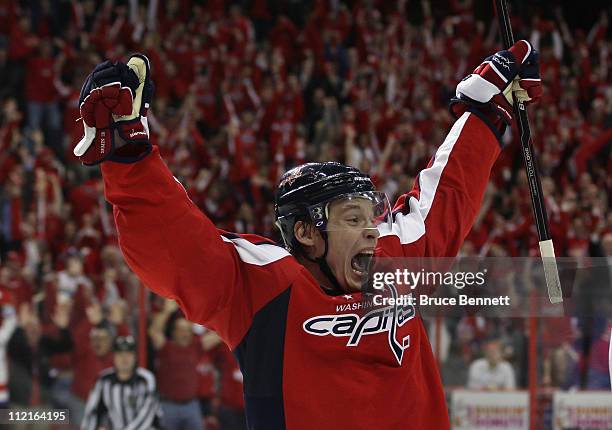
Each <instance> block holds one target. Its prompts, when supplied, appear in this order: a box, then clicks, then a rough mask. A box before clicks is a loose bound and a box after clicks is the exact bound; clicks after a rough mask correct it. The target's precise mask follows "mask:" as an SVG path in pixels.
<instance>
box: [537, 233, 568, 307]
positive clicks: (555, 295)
mask: <svg viewBox="0 0 612 430" xmlns="http://www.w3.org/2000/svg"><path fill="white" fill-rule="evenodd" d="M540 255H541V256H542V263H543V264H544V278H546V289H547V291H548V298H549V299H550V302H551V303H553V304H556V303H562V302H563V291H562V290H561V280H560V279H559V270H558V269H557V260H556V259H555V248H554V247H553V242H552V239H549V240H543V241H541V242H540Z"/></svg>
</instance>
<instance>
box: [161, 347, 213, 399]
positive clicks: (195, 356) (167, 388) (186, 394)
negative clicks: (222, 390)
mask: <svg viewBox="0 0 612 430" xmlns="http://www.w3.org/2000/svg"><path fill="white" fill-rule="evenodd" d="M201 352H202V350H201V347H200V345H199V344H198V343H197V342H196V341H194V342H193V343H191V344H190V345H189V346H180V345H178V344H177V343H176V342H174V341H171V340H168V341H167V342H166V343H165V344H164V346H163V347H162V349H160V350H159V351H158V354H157V387H158V391H159V395H160V396H161V398H162V399H163V400H169V401H172V402H178V403H184V402H188V401H190V400H194V399H197V398H198V388H199V375H198V370H197V367H198V362H199V361H200V354H201Z"/></svg>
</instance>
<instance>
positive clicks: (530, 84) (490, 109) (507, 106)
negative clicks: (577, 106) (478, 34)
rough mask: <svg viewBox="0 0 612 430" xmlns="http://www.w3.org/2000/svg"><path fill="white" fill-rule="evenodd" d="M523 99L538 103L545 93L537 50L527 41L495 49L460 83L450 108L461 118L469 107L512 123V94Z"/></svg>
mask: <svg viewBox="0 0 612 430" xmlns="http://www.w3.org/2000/svg"><path fill="white" fill-rule="evenodd" d="M513 93H514V95H515V96H516V97H517V99H519V100H521V101H523V102H535V101H537V99H539V98H540V96H541V95H542V82H541V79H540V69H539V63H538V53H537V52H536V51H535V50H534V49H533V47H532V46H531V44H530V43H529V42H527V41H526V40H519V41H518V42H516V43H515V44H514V45H512V46H511V47H510V49H508V50H504V51H499V52H496V53H495V54H494V55H491V56H489V57H487V58H485V60H484V61H483V62H482V63H481V64H480V65H479V66H478V67H476V69H474V71H473V72H472V73H471V74H469V75H468V76H466V77H465V78H464V79H463V80H462V81H461V82H459V85H457V93H456V97H455V98H453V99H452V100H451V111H452V113H453V114H454V115H455V116H456V117H459V116H460V115H461V114H462V113H463V112H465V111H466V110H469V109H470V108H472V109H478V110H479V111H480V112H481V113H485V114H486V113H492V114H494V115H497V116H498V117H499V118H500V119H501V120H502V121H503V122H504V123H506V124H508V125H510V124H511V123H512V119H513V118H512V116H513V110H512V104H513V98H512V94H513Z"/></svg>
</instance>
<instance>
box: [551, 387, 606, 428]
mask: <svg viewBox="0 0 612 430" xmlns="http://www.w3.org/2000/svg"><path fill="white" fill-rule="evenodd" d="M553 408H554V409H553V410H554V412H553V429H554V430H563V429H566V428H571V429H576V430H578V429H584V430H587V429H589V430H590V429H612V393H608V392H604V391H594V392H582V393H567V392H561V391H557V392H555V395H554V397H553Z"/></svg>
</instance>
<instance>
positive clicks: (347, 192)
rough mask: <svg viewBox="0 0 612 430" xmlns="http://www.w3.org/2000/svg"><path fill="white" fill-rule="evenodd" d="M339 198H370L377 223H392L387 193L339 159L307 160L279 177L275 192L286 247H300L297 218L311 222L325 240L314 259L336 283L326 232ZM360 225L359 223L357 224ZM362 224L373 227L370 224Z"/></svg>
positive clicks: (291, 250) (290, 248)
mask: <svg viewBox="0 0 612 430" xmlns="http://www.w3.org/2000/svg"><path fill="white" fill-rule="evenodd" d="M339 199H367V200H369V201H370V202H372V207H373V214H374V217H375V219H376V225H377V226H378V225H380V224H381V223H383V222H388V224H389V228H390V224H391V207H390V205H389V200H388V199H387V196H386V195H385V193H382V192H379V191H376V187H375V186H374V184H373V182H372V180H371V179H370V177H369V176H368V175H366V174H365V173H363V172H361V171H360V170H359V169H356V168H354V167H351V166H345V165H344V164H340V163H336V162H324V163H307V164H303V165H301V166H298V167H295V168H293V169H291V170H289V171H288V172H286V173H285V174H284V175H283V176H282V177H281V179H280V182H279V185H278V190H277V192H276V204H275V215H276V226H277V227H278V228H279V230H280V232H281V236H282V238H283V242H284V244H285V247H286V248H287V249H288V250H289V251H290V252H293V253H296V252H299V251H300V246H299V243H298V242H297V239H296V238H295V235H294V232H293V229H294V226H295V223H296V222H298V221H307V222H311V223H312V224H313V225H314V226H315V227H316V228H317V229H318V230H319V231H320V232H321V235H322V237H323V239H324V240H325V252H324V253H323V256H321V257H319V258H316V259H311V258H309V257H308V256H306V255H305V257H306V258H309V259H310V260H312V261H314V262H316V263H318V264H319V266H320V267H321V269H322V271H323V272H324V273H325V274H326V276H327V277H328V278H329V279H330V281H331V282H332V284H333V285H334V287H335V288H336V289H337V290H338V291H339V292H340V291H341V289H340V285H339V283H338V281H337V280H336V279H335V277H334V276H333V274H332V272H331V269H330V268H329V265H328V264H327V261H326V260H325V258H326V256H327V251H328V241H327V232H328V231H330V228H329V227H328V225H327V224H328V215H329V210H328V209H329V204H330V203H331V202H333V201H336V200H339ZM358 228H359V227H358ZM363 228H373V227H372V225H371V224H368V225H367V226H364V227H363Z"/></svg>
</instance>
